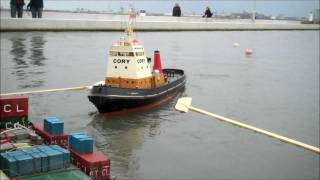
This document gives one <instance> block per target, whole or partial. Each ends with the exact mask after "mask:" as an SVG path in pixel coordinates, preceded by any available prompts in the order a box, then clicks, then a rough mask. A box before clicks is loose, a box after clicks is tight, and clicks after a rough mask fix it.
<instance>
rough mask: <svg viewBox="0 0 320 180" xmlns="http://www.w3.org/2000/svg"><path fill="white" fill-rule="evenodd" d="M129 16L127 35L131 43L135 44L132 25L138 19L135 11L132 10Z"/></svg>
mask: <svg viewBox="0 0 320 180" xmlns="http://www.w3.org/2000/svg"><path fill="white" fill-rule="evenodd" d="M128 15H129V20H128V23H127V28H126V33H127V36H128V41H129V43H133V40H134V37H133V29H132V23H133V20H134V19H135V18H136V14H135V12H134V11H133V9H131V10H130V11H129V13H128Z"/></svg>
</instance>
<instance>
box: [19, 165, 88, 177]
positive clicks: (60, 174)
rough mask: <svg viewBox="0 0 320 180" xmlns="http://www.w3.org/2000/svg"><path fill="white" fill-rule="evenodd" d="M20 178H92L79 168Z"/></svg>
mask: <svg viewBox="0 0 320 180" xmlns="http://www.w3.org/2000/svg"><path fill="white" fill-rule="evenodd" d="M19 179H23V180H46V179H48V180H49V179H54V180H66V179H72V180H77V179H78V180H91V178H90V177H89V176H87V175H86V174H84V173H83V172H82V171H80V170H79V169H74V168H72V169H63V170H56V171H49V172H47V173H41V174H35V175H31V176H24V177H19Z"/></svg>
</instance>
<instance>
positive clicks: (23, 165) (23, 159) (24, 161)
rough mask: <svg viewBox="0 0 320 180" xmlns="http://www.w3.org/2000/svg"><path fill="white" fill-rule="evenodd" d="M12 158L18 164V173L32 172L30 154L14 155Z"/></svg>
mask: <svg viewBox="0 0 320 180" xmlns="http://www.w3.org/2000/svg"><path fill="white" fill-rule="evenodd" d="M14 158H15V159H16V160H17V164H18V175H27V174H30V173H32V172H33V162H32V160H33V158H32V157H31V156H30V155H27V154H24V155H16V156H15V157H14Z"/></svg>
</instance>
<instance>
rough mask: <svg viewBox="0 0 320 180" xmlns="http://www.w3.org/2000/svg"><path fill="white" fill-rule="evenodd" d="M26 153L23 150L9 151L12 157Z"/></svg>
mask: <svg viewBox="0 0 320 180" xmlns="http://www.w3.org/2000/svg"><path fill="white" fill-rule="evenodd" d="M24 154H25V153H24V152H23V151H21V150H16V151H12V152H8V155H9V156H11V157H15V156H18V155H24Z"/></svg>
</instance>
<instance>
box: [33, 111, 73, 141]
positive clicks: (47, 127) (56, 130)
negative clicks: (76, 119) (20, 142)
mask: <svg viewBox="0 0 320 180" xmlns="http://www.w3.org/2000/svg"><path fill="white" fill-rule="evenodd" d="M63 127H64V123H63V122H62V121H61V120H60V119H59V118H57V117H52V116H49V117H46V118H45V119H44V120H43V125H40V124H37V125H33V128H34V130H35V132H36V133H37V134H38V135H39V136H41V138H43V140H44V143H46V144H58V145H60V146H63V147H67V146H68V135H66V134H64V132H63Z"/></svg>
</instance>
